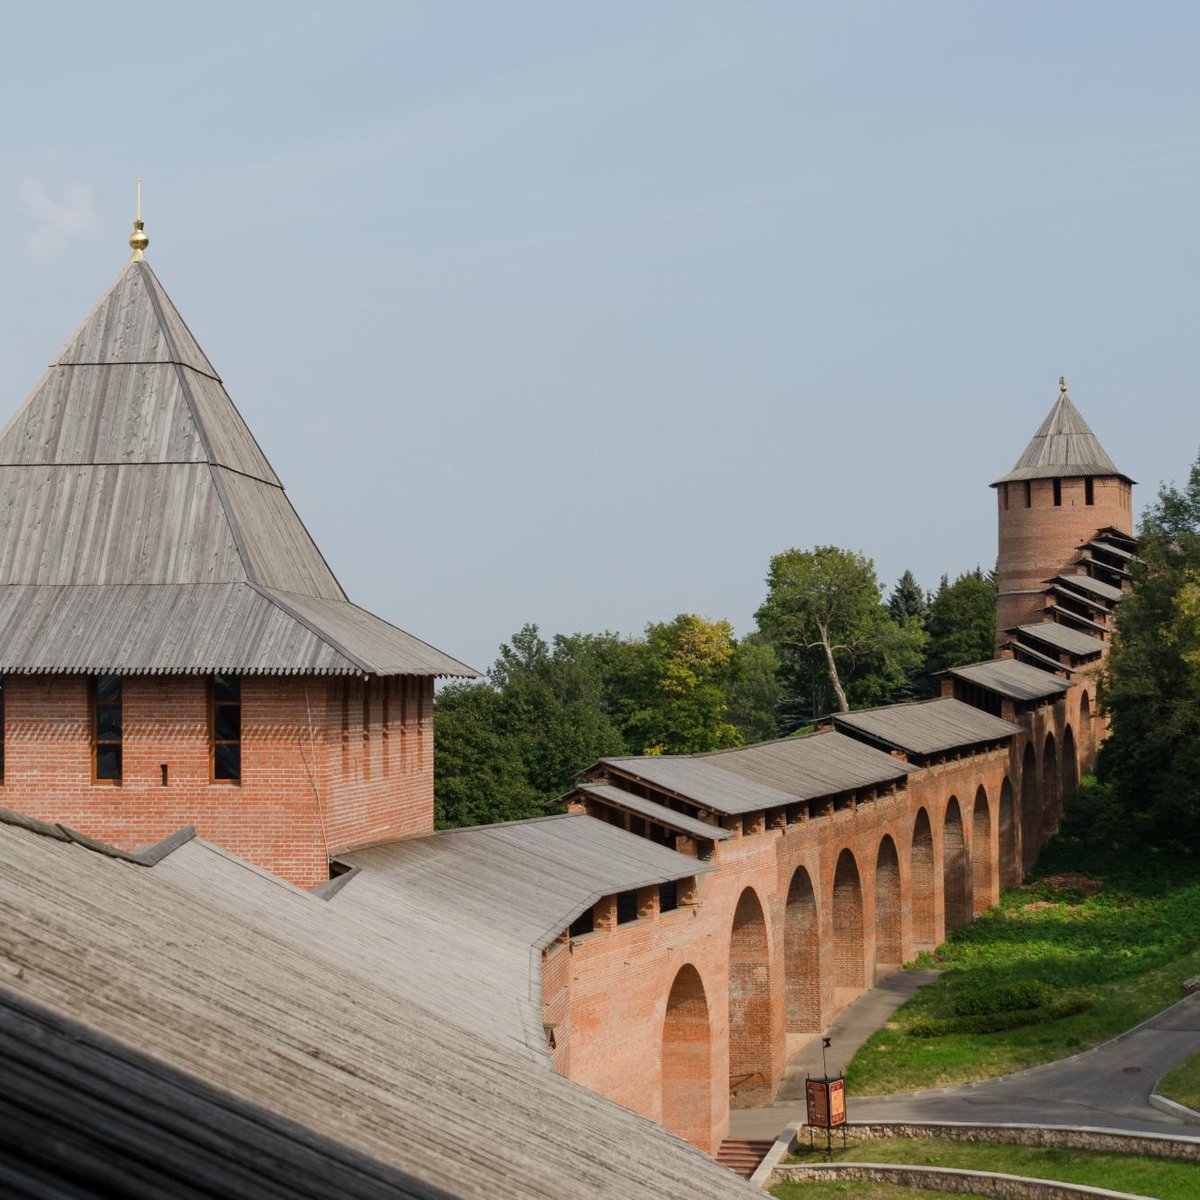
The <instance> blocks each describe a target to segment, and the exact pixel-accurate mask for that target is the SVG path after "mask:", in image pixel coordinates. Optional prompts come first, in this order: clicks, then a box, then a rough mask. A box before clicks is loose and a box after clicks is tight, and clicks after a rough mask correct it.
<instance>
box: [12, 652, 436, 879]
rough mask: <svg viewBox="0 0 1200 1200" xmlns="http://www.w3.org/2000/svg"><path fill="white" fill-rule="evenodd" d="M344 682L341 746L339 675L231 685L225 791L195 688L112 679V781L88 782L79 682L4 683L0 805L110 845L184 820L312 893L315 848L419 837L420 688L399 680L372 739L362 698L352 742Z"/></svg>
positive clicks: (428, 816) (422, 769) (160, 679)
mask: <svg viewBox="0 0 1200 1200" xmlns="http://www.w3.org/2000/svg"><path fill="white" fill-rule="evenodd" d="M401 682H402V681H400V680H395V681H393V695H394V694H395V692H396V691H398V690H399V688H400V684H401ZM375 686H376V687H377V688H379V687H380V686H381V685H380V684H379V682H378V681H375ZM354 687H357V688H358V692H357V696H358V699H359V703H358V707H357V708H353V709H352V710H351V713H350V722H349V727H348V730H347V732H346V736H345V738H343V732H342V723H341V707H340V688H341V681H340V680H339V681H336V682H335V683H334V684H332V685H331V684H330V683H329V682H328V681H327V680H326V679H324V678H322V679H308V680H306V679H302V678H295V677H268V676H246V677H244V678H243V679H242V687H241V692H242V710H241V711H242V779H241V782H240V783H225V782H213V781H212V780H211V767H210V760H209V714H208V688H207V681H206V680H205V679H203V678H199V677H195V676H130V677H126V678H125V679H124V680H123V687H122V721H123V730H122V733H123V737H122V746H123V757H124V762H123V769H122V781H121V783H120V785H119V786H116V785H113V784H107V783H94V782H93V781H92V768H93V760H92V741H91V735H92V730H91V714H90V707H89V680H88V679H87V678H86V677H84V676H71V675H54V676H20V675H17V676H9V677H8V678H6V679H5V685H4V694H5V714H4V716H5V720H4V739H5V762H4V782H3V784H2V785H0V804H3V805H4V806H5V807H6V808H10V809H14V810H15V811H18V812H23V813H27V814H28V815H30V816H33V817H38V818H41V819H43V820H50V821H59V822H62V823H63V824H66V825H70V826H72V827H73V828H75V829H78V830H79V831H80V832H82V833H86V834H89V835H91V836H93V837H97V838H100V839H102V840H103V841H107V842H111V843H112V844H114V845H116V846H119V847H121V848H123V849H132V848H134V847H136V846H141V845H146V844H149V843H152V842H156V841H159V840H161V839H162V838H164V837H166V836H168V835H169V834H171V833H174V832H175V831H176V830H178V829H179V828H181V827H182V826H184V825H188V824H194V825H195V826H196V829H197V831H198V832H199V834H200V836H201V837H204V838H207V839H209V840H210V841H213V842H215V843H217V844H218V845H220V846H223V847H225V848H226V849H228V850H230V851H231V852H233V853H234V854H237V855H239V856H241V857H243V858H246V859H248V860H249V861H250V862H253V863H255V864H257V865H258V866H261V867H264V868H266V869H267V870H269V871H272V872H274V873H276V874H278V875H281V876H283V877H284V878H285V879H289V880H291V881H292V882H293V883H297V884H300V885H301V886H304V887H309V886H313V885H315V884H317V883H321V882H323V881H324V880H325V879H326V878H328V854H329V853H336V852H337V851H338V850H340V849H345V848H347V847H348V846H351V845H358V844H362V843H364V842H369V841H374V840H380V839H382V838H385V837H404V836H408V835H411V834H414V833H423V832H427V831H428V830H430V829H432V824H433V778H432V744H431V743H432V733H431V728H430V721H429V712H430V707H431V702H432V688H431V685H430V681H422V680H410V681H408V688H407V694H408V699H407V700H406V701H405V702H404V703H403V704H400V703H399V702H398V699H393V700H391V702H390V704H389V710H390V711H389V714H388V716H389V728H388V729H386V730H385V729H384V728H383V727H382V717H383V706H382V696H380V697H378V698H376V699H373V702H372V707H371V710H370V723H369V726H368V729H367V731H366V732H367V736H366V737H365V738H364V736H363V735H364V729H363V712H362V703H361V696H362V692H361V684H359V683H357V681H355V683H354V684H352V689H353V688H354ZM335 694H336V695H337V697H338V700H339V703H338V704H337V705H331V703H330V698H331V697H332V696H334V695H335ZM335 734H336V740H335V738H334V735H335ZM385 734H386V736H385ZM164 764H165V765H166V767H167V784H166V786H165V787H164V786H163V783H162V766H163V765H164ZM327 843H328V853H327Z"/></svg>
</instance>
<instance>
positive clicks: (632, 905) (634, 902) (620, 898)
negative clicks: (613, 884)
mask: <svg viewBox="0 0 1200 1200" xmlns="http://www.w3.org/2000/svg"><path fill="white" fill-rule="evenodd" d="M637 918H638V894H637V892H618V893H617V924H618V925H628V924H629V922H630V921H636V920H637Z"/></svg>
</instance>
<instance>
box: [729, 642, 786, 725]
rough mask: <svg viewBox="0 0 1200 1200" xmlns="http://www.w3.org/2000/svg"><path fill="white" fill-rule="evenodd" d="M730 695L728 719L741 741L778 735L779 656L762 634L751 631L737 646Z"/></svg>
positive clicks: (734, 653) (734, 654)
mask: <svg viewBox="0 0 1200 1200" xmlns="http://www.w3.org/2000/svg"><path fill="white" fill-rule="evenodd" d="M728 695H729V720H730V722H731V723H732V724H733V726H734V728H736V729H737V731H738V736H739V739H740V741H742V742H765V741H767V740H768V739H770V738H773V737H774V736H775V735H776V733H777V732H778V725H777V716H776V714H777V710H778V708H779V700H780V695H781V688H780V683H779V655H777V654H776V653H775V647H774V646H772V645H771V643H770V642H769V641H768V640H767V639H766V638H765V637H764V636H763V635H762V634H761V633H751V634H749V635H748V636H747V637H744V638H742V640H741V641H740V642H738V644H737V646H736V647H735V648H734V651H733V662H732V671H731V678H730V680H729V685H728Z"/></svg>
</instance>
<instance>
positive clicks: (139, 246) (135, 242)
mask: <svg viewBox="0 0 1200 1200" xmlns="http://www.w3.org/2000/svg"><path fill="white" fill-rule="evenodd" d="M129 245H130V246H131V247H132V248H133V258H134V261H135V262H141V261H142V259H144V258H145V257H146V254H145V250H146V247H147V246H148V245H150V238H149V237H148V236H147V234H146V231H145V222H144V221H143V220H142V180H141V177H140V176H139V178H138V181H137V216H136V217H135V218H134V222H133V232H132V233H131V234H130V235H129Z"/></svg>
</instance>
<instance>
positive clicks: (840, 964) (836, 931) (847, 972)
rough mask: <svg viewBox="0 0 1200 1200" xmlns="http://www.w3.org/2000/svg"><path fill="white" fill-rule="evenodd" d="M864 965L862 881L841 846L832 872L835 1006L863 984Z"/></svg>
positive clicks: (865, 979)
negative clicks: (837, 992)
mask: <svg viewBox="0 0 1200 1200" xmlns="http://www.w3.org/2000/svg"><path fill="white" fill-rule="evenodd" d="M865 968H866V963H865V961H864V950H863V899H862V883H861V881H860V880H859V877H858V863H856V862H855V861H854V855H853V854H851V853H850V851H849V850H843V851H842V852H841V854H839V855H838V860H837V867H836V869H835V870H834V874H833V986H834V988H835V989H838V990H839V991H841V992H842V994H841V995H840V996H839V997H838V998H837V1006H838V1007H839V1008H840V1007H841V1006H842V1005H843V1004H845V1003H848V1002H849V1001H850V1000H851V999H852V998H853V997H852V996H850V995H848V994H847V993H848V992H857V991H860V990H861V989H862V988H864V987H866V986H867V978H866V969H865Z"/></svg>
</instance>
